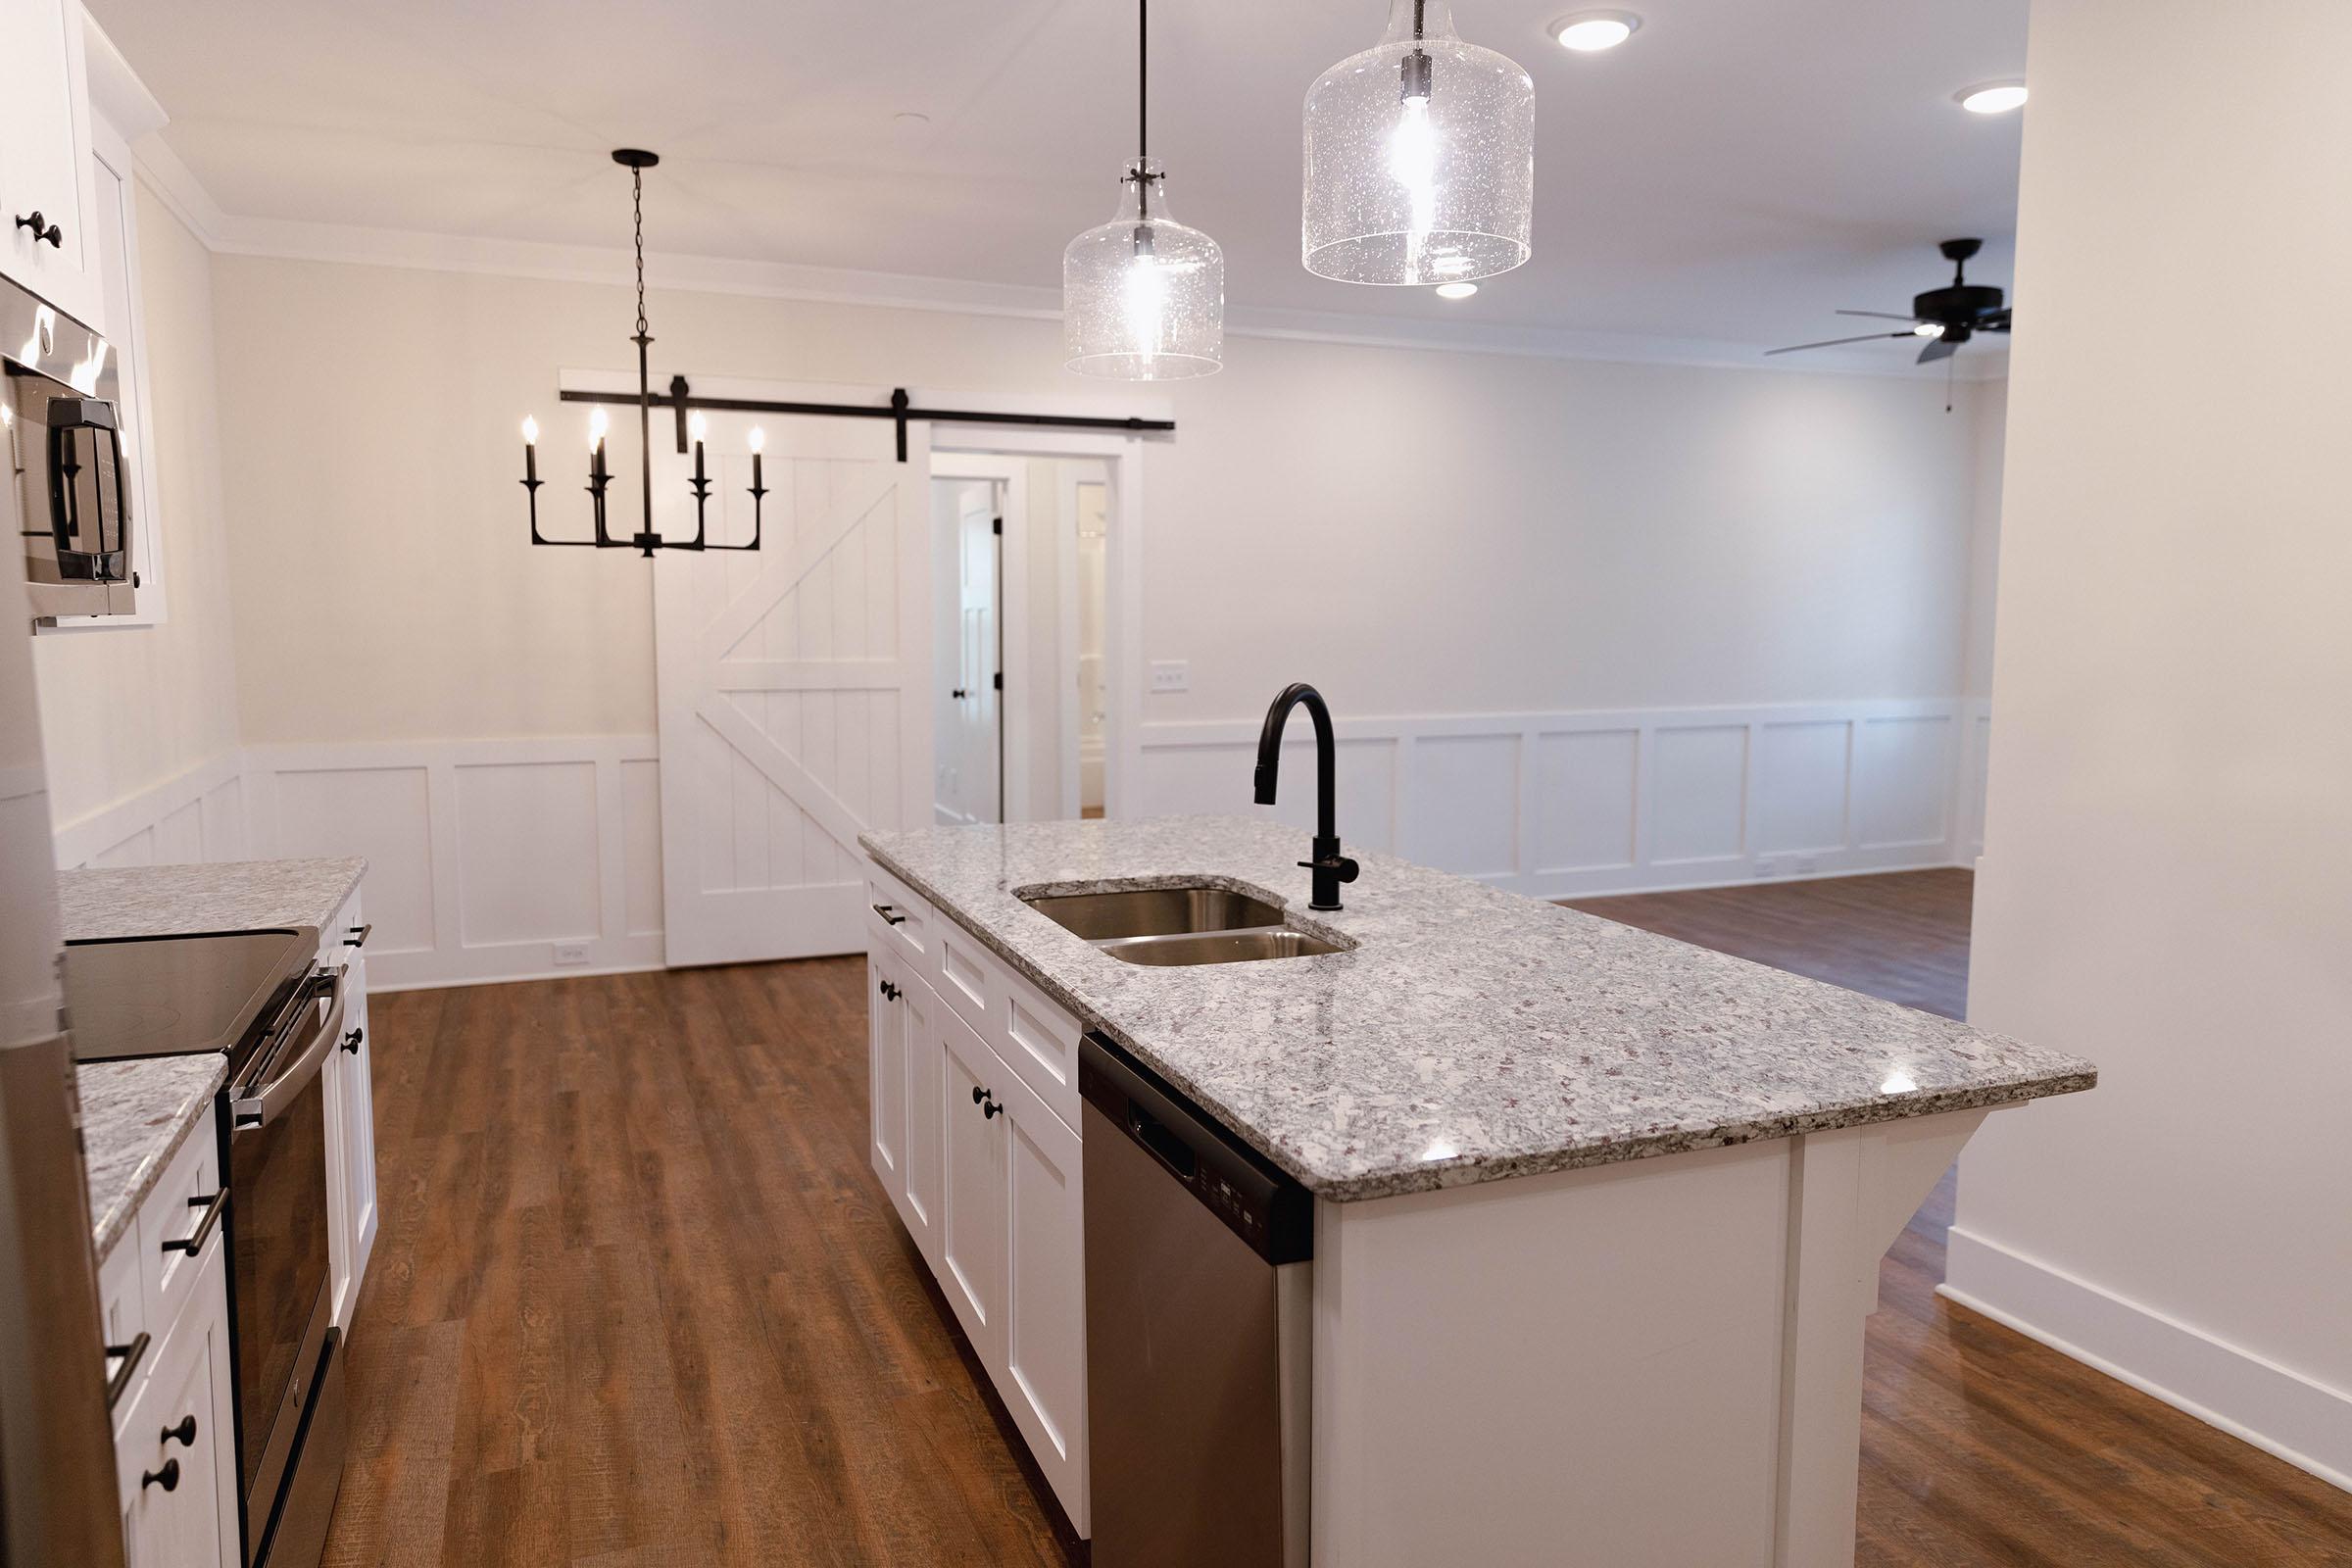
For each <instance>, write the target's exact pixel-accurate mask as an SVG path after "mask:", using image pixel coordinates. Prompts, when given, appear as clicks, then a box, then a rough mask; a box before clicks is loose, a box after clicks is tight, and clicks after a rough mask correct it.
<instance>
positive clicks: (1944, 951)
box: [1575, 869, 2352, 1568]
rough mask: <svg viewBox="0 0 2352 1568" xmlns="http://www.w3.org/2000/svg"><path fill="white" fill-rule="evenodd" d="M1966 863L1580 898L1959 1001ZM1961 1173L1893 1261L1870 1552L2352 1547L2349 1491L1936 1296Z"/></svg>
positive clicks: (1884, 1298) (1860, 986) (1883, 1317)
mask: <svg viewBox="0 0 2352 1568" xmlns="http://www.w3.org/2000/svg"><path fill="white" fill-rule="evenodd" d="M1974 880H1975V879H1974V876H1973V875H1972V873H1970V872H1968V871H1965V870H1952V869H1943V870H1933V871H1902V872H1893V873H1888V874H1885V875H1879V876H1857V877H1836V878H1829V879H1825V880H1822V881H1817V882H1783V883H1769V884H1766V885H1763V886H1760V887H1740V888H1719V889H1706V890H1701V891H1695V892H1690V893H1653V894H1637V895H1632V896H1628V897H1624V898H1615V899H1584V900H1578V901H1576V903H1575V907H1577V908H1580V909H1588V910H1590V911H1592V912H1593V913H1594V914H1604V915H1607V916H1608V917H1610V918H1611V919H1615V920H1623V921H1625V922H1626V923H1627V924H1629V925H1638V926H1641V927H1642V928H1644V929H1646V930H1651V931H1657V932H1660V933H1662V934H1664V935H1666V936H1671V937H1677V938H1680V939H1681V940H1683V941H1685V942H1691V943H1695V944H1697V945H1698V946H1700V947H1705V948H1714V949H1716V950H1718V951H1720V952H1724V953H1732V954H1737V955H1739V956H1741V957H1744V958H1752V959H1754V960H1756V961H1757V962H1759V963H1769V964H1773V965H1776V966H1777V967H1780V968H1784V969H1790V970H1794V971H1795V972H1797V973H1799V974H1806V975H1811V976H1813V977H1814V978H1816V979H1820V980H1828V981H1831V982H1833V983H1834V984H1838V985H1844V986H1850V987H1852V988H1853V989H1854V990H1857V991H1867V992H1869V993H1871V994H1872V995H1874V996H1881V997H1886V998H1887V999H1888V1000H1890V1001H1894V1002H1900V1003H1904V1004H1906V1005H1910V1006H1914V1007H1920V1008H1923V1009H1925V1010H1926V1011H1929V1012H1937V1013H1941V1014H1943V1015H1944V1016H1945V1017H1949V1018H1958V1017H1961V1016H1963V1015H1965V1013H1966V1011H1967V1004H1968V928H1969V904H1970V899H1971V897H1972V895H1973V890H1974ZM1952 1201H1953V1177H1952V1175H1951V1174H1950V1173H1947V1174H1946V1175H1945V1177H1944V1179H1943V1181H1942V1183H1941V1184H1940V1185H1939V1186H1938V1187H1937V1188H1936V1193H1935V1195H1934V1196H1933V1197H1931V1198H1930V1199H1929V1200H1928V1201H1927V1203H1926V1204H1925V1205H1924V1206H1922V1207H1921V1209H1920V1211H1919V1213H1918V1214H1917V1215H1916V1216H1915V1217H1914V1218H1913V1219H1912V1221H1911V1224H1910V1226H1909V1227H1908V1228H1907V1229H1906V1230H1905V1231H1904V1233H1903V1235H1902V1236H1901V1238H1900V1239H1898V1240H1897V1241H1896V1242H1895V1244H1894V1246H1893V1247H1892V1248H1891V1249H1889V1250H1888V1251H1887V1260H1886V1262H1885V1263H1883V1264H1882V1265H1880V1269H1879V1302H1880V1310H1879V1311H1878V1312H1877V1313H1876V1314H1874V1315H1873V1316H1872V1317H1871V1319H1870V1321H1869V1327H1868V1330H1867V1333H1866V1341H1865V1346H1866V1348H1865V1363H1864V1374H1863V1376H1864V1382H1863V1409H1862V1497H1861V1507H1860V1510H1859V1513H1860V1531H1859V1542H1858V1544H1857V1550H1856V1553H1855V1562H1856V1564H1857V1565H1858V1568H1996V1565H1997V1568H2013V1565H2035V1568H2040V1565H2045V1564H2046V1565H2049V1568H2061V1565H2074V1564H2101V1565H2105V1564H2118V1565H2124V1564H2129V1565H2131V1568H2159V1565H2161V1568H2269V1565H2290V1564H2292V1565H2302V1564H2327V1565H2334V1564H2352V1495H2346V1494H2344V1493H2341V1492H2338V1491H2336V1490H2335V1489H2334V1488H2332V1487H2329V1486H2327V1485H2326V1484H2325V1483H2323V1482H2321V1481H2319V1480H2317V1479H2315V1478H2314V1477H2312V1476H2310V1475H2307V1474H2305V1473H2304V1472H2303V1471H2300V1470H2298V1469H2296V1468H2295V1467H2294V1466H2292V1465H2290V1464H2287V1463H2286V1462H2285V1461H2283V1460H2280V1459H2275V1458H2273V1457H2271V1456H2270V1455H2269V1454H2267V1453H2264V1452H2263V1451H2262V1450H2261V1449H2259V1448H2256V1447H2254V1446H2251V1445H2249V1444H2244V1443H2240V1442H2238V1441H2237V1440H2236V1439H2235V1438H2231V1437H2229V1436H2227V1435H2226V1434H2224V1433H2221V1432H2219V1431H2216V1430H2215V1429H2214V1428H2212V1427H2209V1426H2207V1425H2205V1424H2204V1423H2203V1422H2201V1421H2196V1420H2193V1419H2191V1418H2190V1417H2188V1416H2185V1415H2183V1414H2181V1413H2180V1411H2178V1410H2175V1409H2174V1408H2172V1407H2171V1406H2170V1405H2168V1404H2165V1403H2164V1402H2163V1401H2161V1400H2158V1399H2155V1398H2151V1397H2148V1396H2147V1395H2144V1394H2141V1393H2139V1392H2138V1391H2137V1390H2135V1389H2131V1388H2129V1387H2127V1386H2125V1385H2124V1384H2121V1383H2118V1382H2116V1381H2115V1380H2114V1379H2112V1378H2109V1377H2105V1376H2102V1375H2101V1374H2099V1373H2097V1372H2094V1371H2092V1370H2091V1369H2090V1368H2088V1367H2086V1366H2084V1365H2082V1363H2081V1362H2080V1361H2076V1360H2074V1359H2072V1358H2070V1357H2068V1356H2064V1355H2060V1354H2059V1353H2058V1352H2057V1351H2055V1350H2052V1349H2049V1348H2045V1347H2043V1346H2041V1345H2039V1344H2036V1343H2035V1342H2034V1341H2033V1340H2029V1339H2027V1338H2026V1337H2025V1336H2024V1335H2022V1334H2018V1333H2016V1332H2015V1331H2013V1330H2010V1329H2007V1328H2003V1327H2002V1326H2001V1325H2000V1324H1998V1323H1995V1322H1993V1321H1992V1320H1991V1319H1989V1318H1986V1317H1985V1316H1983V1315H1981V1314H1979V1313H1976V1312H1972V1311H1970V1310H1969V1309H1968V1308H1966V1307H1963V1306H1955V1305H1954V1304H1952V1303H1951V1302H1949V1301H1947V1300H1945V1299H1943V1298H1941V1297H1939V1296H1937V1295H1936V1286H1937V1285H1938V1284H1940V1283H1942V1280H1943V1268H1944V1235H1945V1232H1946V1231H1947V1230H1948V1229H1949V1228H1950V1226H1951V1222H1952Z"/></svg>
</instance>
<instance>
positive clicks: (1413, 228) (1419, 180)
mask: <svg viewBox="0 0 2352 1568" xmlns="http://www.w3.org/2000/svg"><path fill="white" fill-rule="evenodd" d="M1389 177H1390V178H1392V179H1394V180H1396V181H1397V184H1399V185H1402V186H1403V187H1404V192H1405V203H1406V207H1407V212H1408V217H1407V219H1406V225H1407V226H1406V230H1405V238H1404V255H1405V263H1404V267H1405V272H1406V275H1408V276H1418V275H1419V273H1420V270H1421V247H1422V246H1423V245H1425V244H1426V243H1428V240H1429V231H1430V230H1431V229H1432V228H1434V227H1436V226H1437V221H1438V138H1437V133H1436V132H1435V131H1434V130H1432V129H1431V128H1430V123H1429V96H1428V94H1426V93H1423V94H1421V95H1419V96H1417V97H1411V98H1407V99H1405V100H1404V103H1403V107H1402V109H1401V111H1400V112H1399V114H1398V115H1397V130H1396V133H1395V134H1394V135H1393V136H1391V137H1390V139H1389Z"/></svg>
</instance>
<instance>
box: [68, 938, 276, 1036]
mask: <svg viewBox="0 0 2352 1568" xmlns="http://www.w3.org/2000/svg"><path fill="white" fill-rule="evenodd" d="M318 951H319V933H318V932H317V931H315V930H312V929H310V928H309V927H305V926H290V927H286V928H283V929H279V930H271V931H222V932H217V933H213V934H211V935H206V936H187V937H131V938H126V939H123V940H122V941H115V942H70V943H68V944H66V1026H67V1028H68V1029H70V1030H71V1031H72V1037H73V1056H74V1059H75V1060H77V1061H121V1060H123V1059H125V1058H128V1057H133V1056H192V1055H199V1054H203V1053H205V1052H208V1051H224V1052H228V1053H229V1054H231V1056H232V1058H233V1057H234V1056H235V1054H237V1050H238V1048H239V1047H240V1046H243V1045H246V1044H248V1043H249V1042H251V1041H252V1040H253V1038H254V1036H255V1035H256V1033H257V1030H256V1026H257V1025H258V1024H260V1023H262V1022H264V1021H265V1020H267V1019H270V1018H273V1017H275V1016H276V1015H277V1012H278V1010H279V1006H280V1005H281V1003H282V1002H283V1000H284V999H285V998H286V997H287V996H288V995H289V994H290V993H291V991H292V989H293V988H294V987H295V986H296V985H297V984H299V983H300V982H301V980H302V977H303V975H304V974H305V973H306V972H307V971H308V970H309V968H310V966H311V959H312V958H313V956H315V955H316V954H317V953H318ZM239 1065H240V1063H238V1062H237V1061H235V1060H233V1059H232V1060H231V1062H230V1064H229V1067H230V1071H231V1072H234V1071H235V1070H236V1068H237V1067H238V1066H239Z"/></svg>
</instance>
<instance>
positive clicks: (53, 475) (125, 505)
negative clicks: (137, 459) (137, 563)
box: [49, 398, 130, 581]
mask: <svg viewBox="0 0 2352 1568" xmlns="http://www.w3.org/2000/svg"><path fill="white" fill-rule="evenodd" d="M61 413H63V414H65V415H66V417H64V418H63V419H60V418H59V417H58V416H59V415H60V414H61ZM50 418H51V421H52V422H51V423H50V426H49V520H50V528H51V531H52V532H53V533H55V535H56V537H57V548H58V552H59V554H60V556H61V557H62V556H65V555H69V554H70V555H73V556H80V557H84V558H103V557H106V556H112V555H123V556H124V557H125V560H124V564H123V569H122V570H121V571H119V572H99V573H96V575H97V576H98V577H99V579H100V580H102V581H113V580H118V579H119V580H123V581H127V580H128V579H129V575H130V571H129V564H128V559H127V550H128V546H127V545H126V544H125V543H124V541H125V540H126V539H127V538H128V537H129V535H128V532H127V527H128V524H129V521H130V494H129V491H128V488H127V487H126V486H125V485H124V483H123V432H122V430H121V429H120V428H119V427H118V426H117V425H116V423H115V418H114V410H113V409H112V408H111V407H109V406H108V404H107V403H106V402H105V401H104V400H103V399H100V398H82V399H73V400H63V399H61V400H60V401H58V402H57V403H53V404H51V405H50ZM82 430H88V431H91V432H93V433H94V434H95V435H97V436H100V437H103V438H104V440H105V442H106V445H107V456H108V458H109V459H110V460H111V461H110V462H108V463H105V464H102V465H101V466H100V472H101V473H102V474H105V473H111V474H112V475H113V476H114V487H113V488H114V494H113V496H112V497H111V498H109V497H106V496H98V507H97V514H98V515H96V516H95V517H86V516H84V515H82V505H81V503H82V488H81V486H80V485H79V484H77V483H76V482H75V481H76V479H78V477H79V476H80V473H81V467H82V465H81V462H80V459H79V456H78V449H77V443H76V442H75V441H74V436H75V434H76V433H77V432H79V431H82ZM91 493H92V494H93V495H97V491H96V488H95V484H93V487H92V491H91ZM110 499H111V501H112V505H109V504H108V502H109V500H110ZM110 522H111V524H112V528H111V530H110V528H109V524H110Z"/></svg>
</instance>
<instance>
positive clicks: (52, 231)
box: [17, 213, 66, 251]
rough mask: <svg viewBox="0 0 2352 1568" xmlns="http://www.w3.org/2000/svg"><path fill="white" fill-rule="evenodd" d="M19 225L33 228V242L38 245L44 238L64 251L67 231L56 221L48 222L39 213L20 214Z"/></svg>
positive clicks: (18, 217)
mask: <svg viewBox="0 0 2352 1568" xmlns="http://www.w3.org/2000/svg"><path fill="white" fill-rule="evenodd" d="M44 225H45V226H44ZM17 226H18V227H19V228H29V229H31V230H32V239H33V243H34V244H36V245H37V244H39V243H40V242H41V241H42V240H47V241H48V242H49V243H50V245H51V246H53V247H55V248H56V249H58V250H61V251H62V250H64V249H65V248H66V231H65V230H64V229H62V228H60V227H58V226H57V225H56V224H55V223H49V222H47V221H46V220H44V219H43V218H42V217H41V215H40V214H39V213H30V214H23V213H21V214H19V215H18V216H17Z"/></svg>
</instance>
